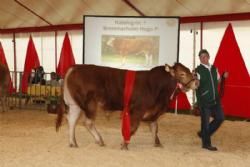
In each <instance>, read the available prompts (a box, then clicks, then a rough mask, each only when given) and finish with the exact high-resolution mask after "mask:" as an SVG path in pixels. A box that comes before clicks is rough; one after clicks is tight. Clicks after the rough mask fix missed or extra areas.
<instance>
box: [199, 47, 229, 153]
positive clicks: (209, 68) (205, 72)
mask: <svg viewBox="0 0 250 167" xmlns="http://www.w3.org/2000/svg"><path fill="white" fill-rule="evenodd" d="M199 58H200V63H201V64H200V65H199V66H198V67H197V68H196V69H195V72H196V74H197V77H198V79H199V81H200V85H199V87H198V89H197V90H196V97H197V103H198V107H199V109H200V114H201V131H200V132H198V136H199V137H201V139H202V148H204V149H208V150H210V151H217V148H216V147H214V146H212V144H211V136H212V135H213V133H214V132H215V131H216V130H217V129H218V128H219V127H220V125H221V124H222V122H223V121H224V114H223V111H222V108H221V102H220V97H219V92H218V83H219V81H220V75H219V73H218V70H217V69H216V67H215V66H213V65H211V64H210V63H209V58H210V56H209V53H208V51H207V50H205V49H202V50H201V51H200V52H199ZM222 77H225V78H226V77H228V72H225V73H224V75H223V76H222ZM210 116H213V118H214V119H213V120H212V121H211V122H210Z"/></svg>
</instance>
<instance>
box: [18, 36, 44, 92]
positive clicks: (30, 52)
mask: <svg viewBox="0 0 250 167" xmlns="http://www.w3.org/2000/svg"><path fill="white" fill-rule="evenodd" d="M39 66H40V62H39V59H38V55H37V52H36V48H35V45H34V42H33V39H32V37H31V36H30V38H29V43H28V47H27V51H26V58H25V64H24V71H23V76H22V92H23V93H27V90H28V79H29V76H30V74H31V71H32V69H34V68H37V67H39Z"/></svg>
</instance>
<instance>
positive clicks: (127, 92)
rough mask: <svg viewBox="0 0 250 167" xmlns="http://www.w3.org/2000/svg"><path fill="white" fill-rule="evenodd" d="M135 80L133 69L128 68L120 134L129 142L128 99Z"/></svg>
mask: <svg viewBox="0 0 250 167" xmlns="http://www.w3.org/2000/svg"><path fill="white" fill-rule="evenodd" d="M134 81H135V71H130V70H128V71H127V72H126V78H125V88H124V93H123V95H124V99H123V100H124V101H123V103H124V108H123V113H122V114H123V115H122V135H123V139H124V142H125V143H129V141H130V111H129V107H130V99H131V95H132V92H133V87H134Z"/></svg>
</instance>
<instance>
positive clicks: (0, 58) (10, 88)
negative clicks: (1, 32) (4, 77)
mask: <svg viewBox="0 0 250 167" xmlns="http://www.w3.org/2000/svg"><path fill="white" fill-rule="evenodd" d="M0 62H1V63H2V64H3V65H5V66H6V67H7V69H8V71H9V66H8V63H7V61H6V58H5V54H4V50H3V46H2V43H1V42H0ZM13 91H14V89H13V83H12V81H11V77H10V73H9V86H8V92H9V93H13Z"/></svg>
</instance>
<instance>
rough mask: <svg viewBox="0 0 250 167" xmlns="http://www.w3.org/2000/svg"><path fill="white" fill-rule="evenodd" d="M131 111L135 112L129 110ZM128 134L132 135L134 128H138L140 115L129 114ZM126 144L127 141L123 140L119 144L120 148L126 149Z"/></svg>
mask: <svg viewBox="0 0 250 167" xmlns="http://www.w3.org/2000/svg"><path fill="white" fill-rule="evenodd" d="M131 113H135V112H131ZM130 120H131V121H130V125H131V127H130V136H133V135H134V134H135V132H136V130H137V129H138V127H139V124H140V117H139V116H137V115H136V114H131V115H130ZM128 144H129V142H127V141H123V143H122V144H121V149H122V150H128Z"/></svg>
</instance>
